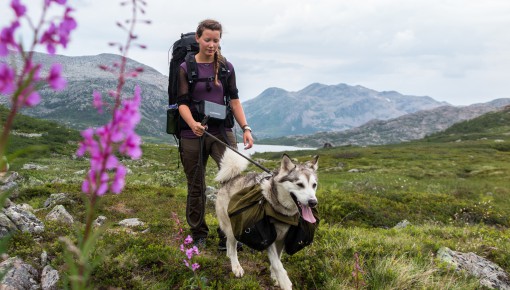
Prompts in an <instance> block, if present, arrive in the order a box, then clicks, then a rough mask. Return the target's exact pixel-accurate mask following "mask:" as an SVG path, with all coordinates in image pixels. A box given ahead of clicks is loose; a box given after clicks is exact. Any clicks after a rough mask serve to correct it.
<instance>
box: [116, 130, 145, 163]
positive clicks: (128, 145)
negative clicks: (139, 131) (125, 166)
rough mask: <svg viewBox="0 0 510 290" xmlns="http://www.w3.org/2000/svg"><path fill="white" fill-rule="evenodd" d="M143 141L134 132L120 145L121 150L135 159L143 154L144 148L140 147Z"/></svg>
mask: <svg viewBox="0 0 510 290" xmlns="http://www.w3.org/2000/svg"><path fill="white" fill-rule="evenodd" d="M141 143H142V138H140V136H138V135H136V134H134V133H133V134H131V135H129V136H127V138H126V141H125V142H124V143H122V144H121V145H120V147H119V152H121V153H123V154H126V155H128V156H130V157H131V158H133V159H139V158H140V157H141V156H142V149H141V148H140V144H141Z"/></svg>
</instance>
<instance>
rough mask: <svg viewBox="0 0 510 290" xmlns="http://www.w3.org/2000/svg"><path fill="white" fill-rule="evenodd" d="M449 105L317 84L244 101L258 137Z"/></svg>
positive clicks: (353, 124) (345, 126) (332, 128)
mask: <svg viewBox="0 0 510 290" xmlns="http://www.w3.org/2000/svg"><path fill="white" fill-rule="evenodd" d="M444 105H447V103H445V102H438V101H435V100H434V99H432V98H430V97H417V96H408V95H402V94H399V93H398V92H394V91H385V92H378V91H375V90H371V89H368V88H365V87H362V86H349V85H346V84H338V85H323V84H318V83H314V84H311V85H309V86H307V87H306V88H304V89H302V90H300V91H297V92H288V91H285V90H282V89H279V88H269V89H267V90H265V91H264V92H262V94H260V95H259V96H257V97H256V98H254V99H252V100H248V101H246V102H244V103H243V107H244V110H245V112H246V117H247V119H248V120H249V123H250V125H251V127H252V128H253V129H254V134H255V135H256V136H257V137H258V138H269V137H278V136H288V135H297V134H299V135H305V134H312V133H316V132H320V131H343V130H347V129H351V128H354V127H358V126H360V125H362V124H365V123H367V122H368V121H371V120H376V119H378V120H387V119H392V118H396V117H399V116H402V115H406V114H409V113H414V112H417V111H420V110H426V109H432V108H436V107H439V106H444Z"/></svg>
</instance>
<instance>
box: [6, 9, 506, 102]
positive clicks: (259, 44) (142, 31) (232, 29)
mask: <svg viewBox="0 0 510 290" xmlns="http://www.w3.org/2000/svg"><path fill="white" fill-rule="evenodd" d="M25 1H27V0H25ZM71 2H72V5H74V6H75V7H76V12H75V15H76V17H77V20H78V24H79V26H78V30H77V31H76V34H74V35H73V36H72V42H71V44H70V46H69V48H68V49H67V50H66V51H59V53H62V54H66V55H90V54H98V53H101V52H110V53H118V51H117V50H116V49H115V48H111V47H108V45H107V43H108V42H110V41H124V39H125V34H124V33H123V32H122V31H121V30H120V29H118V28H117V27H116V26H115V22H116V21H118V20H121V21H122V20H123V19H125V18H128V17H130V14H129V11H128V10H129V9H126V8H122V7H120V6H119V2H118V1H100V0H73V1H71ZM147 2H148V6H147V14H146V15H145V16H144V17H145V18H147V19H150V20H152V24H151V25H139V26H138V27H137V29H136V31H137V33H138V35H139V36H140V38H139V41H140V42H141V43H143V44H146V45H147V46H148V49H147V50H146V51H143V50H138V49H133V50H131V52H130V57H132V58H134V59H136V60H137V61H139V62H142V63H144V64H147V65H149V66H152V67H154V68H155V69H157V70H159V71H160V72H161V73H163V74H167V73H168V49H169V48H170V46H171V45H172V43H173V42H174V41H175V40H176V39H177V38H178V37H179V35H180V34H181V33H183V32H189V31H194V30H195V28H196V26H197V24H198V22H199V21H200V20H202V19H205V18H214V19H217V20H219V21H221V22H222V23H223V25H224V34H223V39H222V48H223V52H224V54H225V56H226V57H227V58H228V59H229V60H230V61H231V62H232V63H233V64H234V66H235V68H236V73H237V79H238V82H239V84H238V86H239V89H240V92H241V94H242V95H241V96H242V98H243V100H247V99H249V98H253V97H255V96H257V95H258V94H259V93H260V92H262V91H263V90H264V89H266V88H268V87H280V88H283V89H286V90H291V91H295V90H300V89H302V88H304V87H306V86H307V85H309V84H310V83H313V82H320V83H324V84H338V83H347V84H350V85H362V86H365V87H368V88H372V89H375V90H395V91H399V92H400V93H403V94H414V95H428V96H431V97H433V98H435V99H436V100H439V101H447V102H450V103H452V104H469V103H472V102H483V101H489V100H492V99H495V98H500V97H510V93H509V86H508V85H507V83H508V81H507V80H506V78H507V76H508V75H510V53H509V51H510V34H508V32H507V27H510V18H509V17H508V15H510V2H508V1H506V0H487V1H479V0H449V1H442V0H414V1H406V0H364V1H350V0H316V1H309V0H294V1H290V0H244V1H237V0H216V1H209V0H207V1H206V0H195V1H194V2H193V4H190V3H188V2H174V1H166V0H147ZM7 6H8V1H2V3H0V9H2V11H6V9H7ZM35 6H36V5H31V6H30V7H29V8H30V9H32V8H33V7H35ZM8 20H9V17H2V19H0V25H2V26H3V25H4V24H5V23H6V22H7V21H8Z"/></svg>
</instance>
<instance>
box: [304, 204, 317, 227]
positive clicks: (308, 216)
mask: <svg viewBox="0 0 510 290" xmlns="http://www.w3.org/2000/svg"><path fill="white" fill-rule="evenodd" d="M301 215H303V219H304V220H305V221H307V222H309V223H312V224H314V223H315V222H316V220H315V217H314V216H313V213H312V209H311V208H310V207H309V206H306V205H301Z"/></svg>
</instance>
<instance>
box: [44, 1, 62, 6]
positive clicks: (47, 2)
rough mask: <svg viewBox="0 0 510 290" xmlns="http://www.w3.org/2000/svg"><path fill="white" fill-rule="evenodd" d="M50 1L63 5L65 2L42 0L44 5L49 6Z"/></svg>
mask: <svg viewBox="0 0 510 290" xmlns="http://www.w3.org/2000/svg"><path fill="white" fill-rule="evenodd" d="M51 2H55V3H57V4H60V5H64V4H66V2H67V0H44V5H45V6H50V4H51Z"/></svg>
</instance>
